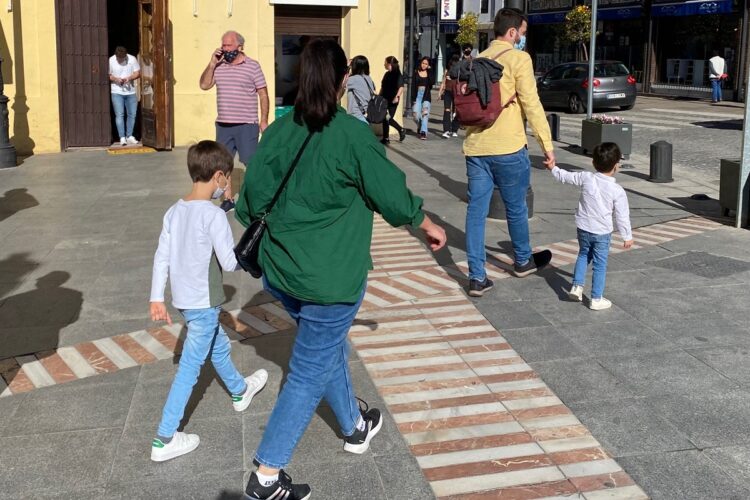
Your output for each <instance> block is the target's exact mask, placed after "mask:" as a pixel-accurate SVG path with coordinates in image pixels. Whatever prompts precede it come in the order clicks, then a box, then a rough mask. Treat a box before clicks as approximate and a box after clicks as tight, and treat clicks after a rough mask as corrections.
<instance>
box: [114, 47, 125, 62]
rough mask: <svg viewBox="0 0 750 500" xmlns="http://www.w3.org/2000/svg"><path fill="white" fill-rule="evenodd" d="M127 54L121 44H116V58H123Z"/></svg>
mask: <svg viewBox="0 0 750 500" xmlns="http://www.w3.org/2000/svg"><path fill="white" fill-rule="evenodd" d="M127 55H128V49H126V48H125V47H123V46H122V45H118V46H117V47H116V48H115V56H116V57H117V58H118V59H123V58H124V57H126V56H127Z"/></svg>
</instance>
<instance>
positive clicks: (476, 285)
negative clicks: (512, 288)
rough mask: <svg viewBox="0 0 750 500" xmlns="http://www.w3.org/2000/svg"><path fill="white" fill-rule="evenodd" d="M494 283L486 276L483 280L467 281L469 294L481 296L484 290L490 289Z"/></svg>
mask: <svg viewBox="0 0 750 500" xmlns="http://www.w3.org/2000/svg"><path fill="white" fill-rule="evenodd" d="M493 286H495V284H494V283H493V282H492V280H491V279H489V278H488V277H486V276H485V277H484V281H479V280H471V281H469V295H471V296H472V297H481V296H482V295H484V292H486V291H487V290H489V289H491V288H492V287H493Z"/></svg>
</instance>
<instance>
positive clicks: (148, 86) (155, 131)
mask: <svg viewBox="0 0 750 500" xmlns="http://www.w3.org/2000/svg"><path fill="white" fill-rule="evenodd" d="M138 22H139V27H140V37H141V38H140V39H141V44H140V45H141V53H140V64H141V80H140V81H141V116H142V119H141V120H142V121H141V141H142V142H143V144H144V146H150V147H152V148H156V149H172V99H171V90H172V47H171V44H170V33H169V17H168V12H167V0H138Z"/></svg>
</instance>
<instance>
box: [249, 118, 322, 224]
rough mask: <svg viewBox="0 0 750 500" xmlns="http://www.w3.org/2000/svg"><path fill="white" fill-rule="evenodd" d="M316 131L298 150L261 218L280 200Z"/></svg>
mask: <svg viewBox="0 0 750 500" xmlns="http://www.w3.org/2000/svg"><path fill="white" fill-rule="evenodd" d="M313 133H314V132H310V133H309V134H307V137H306V138H305V142H303V143H302V146H301V147H300V148H299V151H297V156H295V157H294V161H292V166H291V167H289V170H288V171H287V173H286V176H284V180H283V181H281V185H280V186H279V189H277V190H276V194H275V195H273V199H272V200H271V203H269V204H268V207H267V208H266V211H265V212H264V213H263V216H262V217H261V219H265V218H266V217H267V216H268V214H270V213H271V209H272V208H273V206H274V205H276V202H277V201H279V197H280V196H281V192H282V191H284V188H285V187H286V183H287V182H288V181H289V178H290V177H291V176H292V173H293V172H294V169H295V168H296V167H297V163H299V159H300V158H302V153H303V152H304V151H305V148H306V147H307V144H308V143H309V142H310V139H311V138H312V136H313Z"/></svg>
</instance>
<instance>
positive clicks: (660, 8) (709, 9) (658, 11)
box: [651, 0, 733, 17]
mask: <svg viewBox="0 0 750 500" xmlns="http://www.w3.org/2000/svg"><path fill="white" fill-rule="evenodd" d="M732 10H733V1H732V0H710V1H697V2H695V1H689V2H675V3H667V4H659V3H654V4H653V5H651V15H652V16H654V17H665V16H696V15H701V14H728V13H731V12H732Z"/></svg>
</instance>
